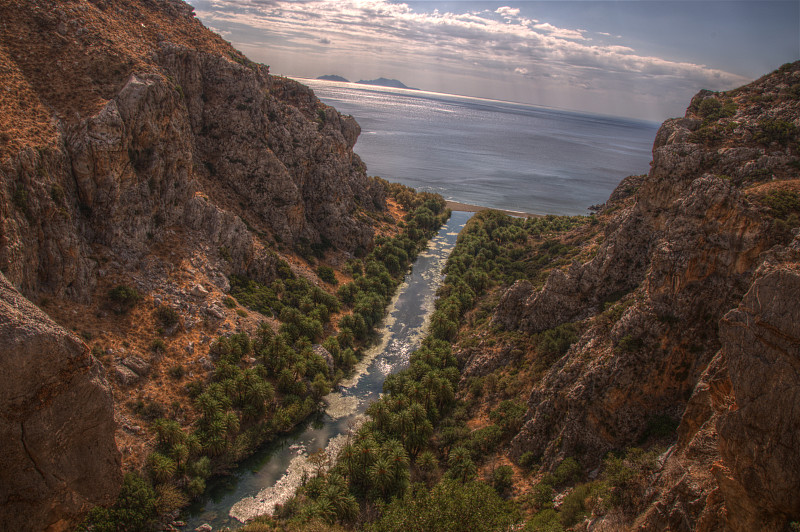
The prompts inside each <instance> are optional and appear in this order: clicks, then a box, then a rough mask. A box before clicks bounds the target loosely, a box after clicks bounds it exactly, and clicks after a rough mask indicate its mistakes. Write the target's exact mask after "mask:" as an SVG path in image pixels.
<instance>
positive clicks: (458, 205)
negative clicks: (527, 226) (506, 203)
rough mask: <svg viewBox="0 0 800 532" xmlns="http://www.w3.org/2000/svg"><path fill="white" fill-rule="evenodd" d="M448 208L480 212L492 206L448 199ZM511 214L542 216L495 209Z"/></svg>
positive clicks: (524, 216)
mask: <svg viewBox="0 0 800 532" xmlns="http://www.w3.org/2000/svg"><path fill="white" fill-rule="evenodd" d="M447 208H448V209H450V210H453V211H462V212H480V211H485V210H488V209H489V208H490V207H483V206H481V205H470V204H469V203H459V202H457V201H448V202H447ZM494 210H496V211H500V212H502V213H503V214H508V215H509V216H518V217H520V218H536V217H539V216H542V215H541V214H531V213H529V212H517V211H506V210H504V209H494Z"/></svg>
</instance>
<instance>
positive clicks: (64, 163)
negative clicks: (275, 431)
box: [0, 0, 385, 300]
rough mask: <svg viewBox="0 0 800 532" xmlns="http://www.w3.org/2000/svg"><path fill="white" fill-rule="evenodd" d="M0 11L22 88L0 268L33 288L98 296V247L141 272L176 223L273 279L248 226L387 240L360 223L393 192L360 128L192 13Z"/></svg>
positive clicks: (16, 95)
mask: <svg viewBox="0 0 800 532" xmlns="http://www.w3.org/2000/svg"><path fill="white" fill-rule="evenodd" d="M0 9H2V11H1V12H0V14H2V17H3V20H4V25H3V27H2V30H0V31H2V34H1V35H0V42H1V43H2V64H3V75H4V78H8V79H9V82H10V83H9V87H8V88H9V89H12V88H13V92H12V91H11V90H5V91H3V94H2V98H3V107H2V108H3V117H2V126H3V127H2V130H3V132H4V136H5V137H6V138H7V139H8V140H7V141H5V142H4V143H3V145H2V153H0V161H1V163H0V171H2V175H3V187H2V191H1V193H2V201H0V209H2V213H3V217H2V229H0V231H2V236H3V238H2V243H0V270H2V271H4V272H5V273H6V275H7V276H8V277H9V280H11V281H12V282H13V283H14V284H15V285H17V286H20V287H21V288H22V290H23V292H24V293H26V294H33V293H37V292H40V291H44V292H47V293H50V294H53V295H61V294H65V295H67V296H69V297H71V298H74V299H78V300H87V298H88V297H89V295H90V292H91V290H92V288H93V287H94V285H95V282H96V281H95V278H96V275H97V270H98V265H97V261H98V257H97V255H98V250H97V249H92V246H100V247H101V249H102V251H106V252H109V253H110V254H111V255H113V256H114V257H116V258H117V260H120V259H121V260H123V261H124V262H125V263H126V264H125V266H126V267H128V268H130V267H133V265H134V264H136V262H137V261H139V260H140V259H141V258H142V257H143V256H144V255H145V254H146V253H147V252H148V251H149V250H150V249H151V248H152V246H153V244H154V243H157V242H158V241H160V240H161V239H163V237H164V235H165V233H167V232H168V231H169V228H170V227H172V226H176V225H177V226H182V227H190V228H192V229H193V230H194V231H193V234H192V235H191V236H194V237H196V238H197V239H200V240H202V241H204V242H206V243H208V244H209V245H211V246H213V247H214V248H220V247H226V248H227V249H228V250H229V252H230V255H231V257H232V261H231V268H230V269H231V270H232V271H233V272H235V273H241V274H245V273H246V274H250V275H251V276H255V277H259V278H262V279H264V280H268V279H269V278H270V277H271V276H272V275H273V274H274V271H273V270H274V266H275V264H274V260H272V259H271V258H270V257H269V256H268V254H265V253H263V244H262V242H261V241H259V239H257V238H253V236H251V234H250V232H249V231H248V226H247V225H246V224H245V223H243V220H246V221H247V224H249V225H250V227H251V228H253V229H255V230H256V231H260V232H261V233H263V235H264V237H265V238H266V240H267V241H268V242H269V241H271V242H273V243H274V242H276V241H280V242H283V243H285V244H286V245H289V246H293V245H295V244H298V243H299V242H301V241H308V242H311V243H315V242H316V243H320V242H325V243H330V244H333V245H334V246H337V247H339V248H341V249H343V250H346V251H354V250H356V249H357V248H360V247H362V248H363V247H368V246H369V245H370V244H371V241H372V234H373V229H372V228H370V227H369V224H364V223H363V222H361V221H360V220H359V216H360V215H359V214H358V212H357V211H359V210H363V209H366V210H368V211H374V210H376V209H377V210H381V209H383V208H385V203H384V192H383V189H382V187H380V186H377V185H376V184H375V183H374V182H372V181H370V180H369V179H367V177H366V174H365V169H364V166H363V164H362V163H361V161H360V160H359V159H358V157H357V156H355V155H354V154H353V152H352V149H351V148H352V146H353V144H354V143H355V141H356V138H357V136H358V133H359V128H358V125H357V124H356V123H355V122H354V121H353V120H352V119H351V118H349V117H342V116H341V115H339V113H337V112H336V111H335V110H333V109H331V108H327V107H326V106H324V105H323V104H321V103H320V102H319V101H318V100H317V99H316V98H315V97H314V95H313V93H312V92H311V91H310V90H309V89H307V88H305V87H303V86H301V85H299V84H297V83H294V82H292V81H290V80H286V79H276V78H273V77H272V76H269V74H268V69H267V67H264V66H261V65H256V64H254V63H251V62H250V61H249V60H247V59H246V58H244V57H243V56H242V55H241V54H239V53H238V52H236V51H235V50H234V49H233V48H231V47H230V46H229V45H227V43H225V42H224V41H222V40H221V39H220V38H219V37H218V36H216V35H214V34H212V33H211V32H209V31H207V30H205V29H204V28H203V27H202V25H201V24H200V22H199V21H197V20H196V19H195V18H193V14H192V12H191V8H190V7H189V6H187V5H186V4H184V3H182V2H179V1H172V0H170V1H163V2H161V1H159V2H156V1H145V0H142V1H141V2H137V1H124V2H104V1H97V2H90V1H88V0H85V1H75V2H47V1H36V2H8V3H5V4H4V6H3V7H2V8H0ZM231 214H234V215H235V216H231ZM237 216H238V218H241V219H237ZM100 254H102V252H101V253H100ZM92 257H94V258H92Z"/></svg>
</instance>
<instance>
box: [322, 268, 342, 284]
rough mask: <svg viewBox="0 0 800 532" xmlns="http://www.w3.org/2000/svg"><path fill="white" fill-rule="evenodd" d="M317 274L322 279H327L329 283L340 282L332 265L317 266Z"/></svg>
mask: <svg viewBox="0 0 800 532" xmlns="http://www.w3.org/2000/svg"><path fill="white" fill-rule="evenodd" d="M317 275H318V276H319V278H320V279H322V280H323V281H325V282H326V283H328V284H333V285H335V284H338V281H337V280H336V274H334V272H333V268H331V267H330V266H320V267H318V268H317Z"/></svg>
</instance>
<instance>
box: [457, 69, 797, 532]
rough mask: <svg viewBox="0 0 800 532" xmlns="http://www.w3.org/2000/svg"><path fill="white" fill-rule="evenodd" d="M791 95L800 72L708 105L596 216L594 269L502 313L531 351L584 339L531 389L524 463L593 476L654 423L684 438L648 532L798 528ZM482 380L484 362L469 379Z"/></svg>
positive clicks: (665, 137) (566, 274) (653, 497)
mask: <svg viewBox="0 0 800 532" xmlns="http://www.w3.org/2000/svg"><path fill="white" fill-rule="evenodd" d="M798 93H800V63H795V64H792V65H785V66H784V67H782V68H781V69H780V70H778V71H776V72H775V73H773V74H771V75H768V76H765V77H764V78H761V79H760V80H757V81H756V82H754V83H753V84H751V85H748V86H745V87H742V88H740V89H737V90H734V91H730V92H727V93H711V92H709V91H702V92H701V93H699V94H698V95H697V96H696V97H695V98H694V99H693V100H692V102H691V105H690V107H689V109H688V110H687V113H686V116H685V117H684V118H680V119H672V120H668V121H666V122H665V123H664V124H663V125H662V127H661V129H660V130H659V132H658V134H657V136H656V140H655V143H654V147H653V162H652V167H651V170H650V172H649V174H648V175H647V176H645V177H643V178H641V177H640V178H629V179H628V180H626V181H623V183H621V184H620V186H619V187H618V189H617V190H616V191H615V193H614V194H613V195H612V198H611V199H610V200H609V202H608V203H607V204H606V205H604V206H602V207H601V211H600V212H601V213H602V214H603V215H604V217H608V218H610V220H609V222H608V223H607V224H606V226H605V228H604V235H603V240H602V243H601V244H600V245H599V246H597V248H596V250H595V253H596V254H595V256H594V258H592V259H591V260H589V261H587V262H582V263H581V262H574V263H573V264H572V265H571V266H569V267H566V268H563V269H556V270H554V271H552V272H551V273H550V275H549V277H548V278H547V281H546V283H545V284H544V286H543V287H542V288H541V289H539V290H537V289H535V288H534V286H533V285H532V284H531V283H530V282H528V281H524V280H523V281H518V282H517V283H516V284H515V285H513V286H512V287H510V288H509V289H508V290H507V291H506V292H505V293H504V294H503V295H502V297H501V299H500V302H499V304H498V306H497V308H496V309H495V311H494V315H493V320H494V322H495V323H496V324H498V325H500V326H501V327H503V328H505V329H510V330H518V331H522V332H524V333H526V334H535V333H539V332H542V331H545V330H547V329H550V328H553V327H556V326H559V325H561V324H565V323H570V322H576V323H579V324H580V325H581V327H582V328H583V331H584V332H583V333H582V335H581V336H580V338H579V339H578V341H577V342H575V343H574V344H573V345H572V347H571V348H570V349H569V351H568V352H567V354H566V355H565V356H563V357H562V358H561V359H560V360H558V361H557V362H556V363H555V364H554V365H553V366H552V367H551V368H550V369H549V371H548V372H547V373H546V374H545V375H544V377H543V378H542V380H541V381H540V382H538V383H536V384H535V385H534V389H533V391H532V392H531V394H530V397H529V398H528V402H527V405H528V413H527V414H526V416H525V418H524V425H523V426H522V429H521V430H520V432H519V433H518V434H517V436H516V437H515V438H514V439H513V441H512V442H511V454H512V455H513V456H515V457H519V456H521V455H522V454H523V453H526V452H530V453H533V455H535V456H538V457H541V461H542V464H543V466H544V467H546V468H550V469H552V468H554V467H555V466H556V465H557V464H558V463H560V462H561V461H562V460H563V459H564V458H566V457H573V456H574V457H578V458H579V460H580V462H581V463H582V464H583V465H584V466H585V467H587V468H589V469H590V470H591V469H592V468H594V467H596V466H597V465H598V464H600V461H601V459H602V458H603V456H604V455H605V454H606V453H607V452H609V451H612V450H619V449H622V448H624V447H626V446H630V445H634V444H636V443H637V442H640V441H642V440H643V439H646V438H647V434H648V428H649V427H651V426H652V425H653V422H658V421H659V420H668V419H673V420H675V422H676V423H677V421H678V420H680V427H679V429H678V436H679V437H678V441H677V443H676V444H675V445H674V446H673V447H672V448H671V449H670V451H669V453H668V455H665V456H664V457H662V464H663V467H662V470H661V472H660V473H659V475H658V479H657V480H656V481H655V483H654V486H653V489H651V490H650V491H649V492H648V495H647V497H648V505H649V508H648V509H647V511H646V512H645V513H644V514H643V516H642V517H641V518H640V519H639V521H638V522H637V525H636V526H637V527H638V528H639V529H642V530H664V529H670V530H717V529H731V530H754V529H757V528H758V529H764V530H782V529H783V528H782V527H784V526H786V524H787V523H788V521H790V520H796V519H797V518H798V516H800V507H799V506H798V505H797V504H798V503H797V500H798V499H797V498H796V497H793V496H790V495H787V494H790V493H796V489H797V482H798V479H800V469H798V468H797V464H796V460H795V459H794V456H791V457H790V456H788V455H786V454H785V452H789V453H790V454H791V452H790V451H788V449H794V447H793V445H794V444H795V442H796V441H797V438H798V437H800V433H798V432H797V428H796V427H797V426H798V425H797V424H796V421H797V420H796V419H795V418H794V413H793V412H794V410H796V409H795V408H793V405H794V404H796V395H797V393H798V382H797V376H798V371H797V362H798V360H800V359H798V356H800V352H798V351H797V346H798V344H797V339H798V337H800V330H798V328H797V323H798V321H797V316H796V314H797V310H798V309H797V308H796V307H797V305H796V298H795V296H794V295H793V294H794V291H795V288H796V287H795V284H796V282H797V278H796V275H797V272H796V260H797V257H796V251H795V250H796V248H797V245H798V243H797V240H796V239H795V240H794V241H792V231H790V229H791V228H793V227H797V225H798V220H797V218H796V214H790V213H792V212H795V211H796V210H797V208H798V205H793V206H792V207H789V208H785V206H784V207H779V206H778V204H779V203H780V201H779V198H784V199H788V200H789V202H790V203H791V202H792V201H795V202H796V198H797V190H798V180H797V167H798V144H797V140H798V139H797V131H798V129H797V128H798V126H800V100H799V99H798V96H800V94H798ZM779 211H780V212H779ZM793 216H794V217H793ZM794 231H795V232H796V229H795V230H794ZM786 245H788V247H782V246H786ZM776 246H777V247H776ZM485 363H486V361H485V357H481V356H475V355H473V356H472V357H471V358H470V359H468V360H467V361H466V365H467V366H466V372H467V373H469V372H470V371H471V370H472V366H474V365H475V364H478V365H480V364H485ZM476 367H477V366H476ZM781 405H782V407H781ZM783 449H786V451H785V452H784V451H783ZM778 464H781V466H778ZM787 497H788V498H787ZM790 499H791V500H790ZM592 523H593V525H592V526H600V525H601V524H602V518H600V519H599V520H598V521H592ZM591 529H594V528H591Z"/></svg>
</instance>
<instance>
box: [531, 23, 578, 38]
mask: <svg viewBox="0 0 800 532" xmlns="http://www.w3.org/2000/svg"><path fill="white" fill-rule="evenodd" d="M533 28H534V29H537V30H541V31H544V32H547V33H548V34H550V35H552V36H553V37H558V38H560V39H575V40H584V39H585V37H584V36H583V34H584V33H585V30H569V29H565V28H557V27H555V26H553V25H552V24H550V23H549V22H542V23H540V24H534V25H533Z"/></svg>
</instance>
